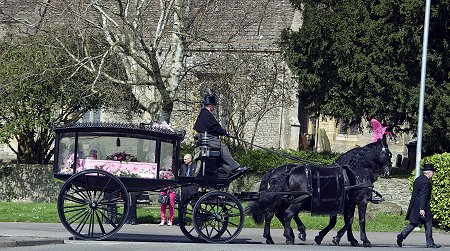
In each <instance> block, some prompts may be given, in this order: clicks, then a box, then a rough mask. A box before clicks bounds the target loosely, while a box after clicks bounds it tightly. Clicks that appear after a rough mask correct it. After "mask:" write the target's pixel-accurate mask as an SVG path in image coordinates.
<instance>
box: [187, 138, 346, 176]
mask: <svg viewBox="0 0 450 251" xmlns="http://www.w3.org/2000/svg"><path fill="white" fill-rule="evenodd" d="M271 150H272V149H271ZM273 151H277V152H281V153H283V154H287V155H290V156H294V157H297V158H299V159H302V160H307V161H309V162H310V163H322V164H327V165H329V164H331V163H333V161H334V160H335V159H336V158H337V157H338V156H339V154H336V153H314V152H311V151H291V150H273ZM231 152H232V155H233V158H234V159H235V160H236V161H237V162H239V163H240V164H241V165H243V166H248V167H249V168H250V171H251V172H253V173H258V174H262V173H265V172H267V171H268V170H271V169H273V168H275V167H278V166H281V165H283V164H298V163H305V162H298V161H295V160H292V159H289V158H286V157H283V156H280V155H277V154H275V153H271V152H269V151H266V150H261V149H253V150H252V149H244V148H232V149H231ZM186 153H191V154H193V153H194V147H193V146H192V145H188V144H182V145H181V153H180V157H182V156H183V155H184V154H186Z"/></svg>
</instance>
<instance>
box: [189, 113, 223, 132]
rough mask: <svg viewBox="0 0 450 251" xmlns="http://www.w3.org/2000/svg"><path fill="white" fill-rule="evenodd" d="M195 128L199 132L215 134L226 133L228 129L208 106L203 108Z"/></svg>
mask: <svg viewBox="0 0 450 251" xmlns="http://www.w3.org/2000/svg"><path fill="white" fill-rule="evenodd" d="M194 130H195V131H196V132H198V133H205V132H207V133H208V134H211V135H213V136H216V137H218V136H221V135H226V134H227V131H226V130H225V129H223V128H222V126H221V125H220V123H219V122H218V121H217V119H216V118H215V117H214V115H213V114H212V113H211V112H210V111H209V110H208V109H206V108H202V110H201V111H200V114H199V115H198V117H197V120H196V121H195V124H194Z"/></svg>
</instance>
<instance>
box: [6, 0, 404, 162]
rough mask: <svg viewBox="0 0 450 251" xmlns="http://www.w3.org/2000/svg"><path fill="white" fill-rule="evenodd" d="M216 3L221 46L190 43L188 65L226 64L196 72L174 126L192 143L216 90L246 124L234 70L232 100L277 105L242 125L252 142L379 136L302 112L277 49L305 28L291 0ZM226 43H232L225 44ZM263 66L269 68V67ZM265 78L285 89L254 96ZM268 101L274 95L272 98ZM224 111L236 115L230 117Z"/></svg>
mask: <svg viewBox="0 0 450 251" xmlns="http://www.w3.org/2000/svg"><path fill="white" fill-rule="evenodd" d="M36 2H37V1H36V0H34V1H33V0H28V1H19V0H5V1H2V3H0V9H3V12H7V13H12V14H14V15H15V16H16V17H19V18H20V17H21V16H27V15H30V13H33V12H36V11H37V7H36ZM156 2H159V1H156ZM215 2H216V5H215V8H213V9H212V11H213V12H216V14H217V15H215V16H213V18H214V19H212V20H211V26H210V27H208V26H204V27H203V28H204V29H210V30H207V31H208V32H207V34H209V36H211V37H214V38H216V40H218V41H219V40H220V41H221V42H217V43H215V42H209V43H204V42H203V43H202V42H198V43H194V44H192V45H190V46H189V53H190V57H189V58H188V59H187V62H186V64H187V66H189V65H194V64H198V63H201V62H205V61H207V60H211V58H215V59H217V60H216V61H215V62H219V63H218V65H217V68H211V67H210V68H200V70H197V71H193V72H192V73H191V74H189V76H188V77H187V78H186V79H185V80H183V81H182V82H181V85H180V86H179V87H178V92H177V93H178V95H179V97H178V98H177V100H179V102H176V103H175V107H174V111H173V113H172V118H171V121H170V122H171V123H170V124H171V126H172V127H174V128H177V129H178V128H180V129H181V128H186V129H188V134H187V136H186V140H190V138H191V136H192V134H193V132H192V130H191V128H192V127H193V124H194V121H195V119H196V116H197V114H198V111H199V109H200V103H199V101H200V100H201V95H202V93H203V92H204V91H213V92H215V93H216V94H217V95H218V99H219V106H218V110H219V121H220V122H221V123H222V125H225V126H228V125H229V124H230V123H231V122H230V120H234V119H236V120H238V119H239V118H238V117H237V116H238V115H231V116H230V115H229V113H231V112H232V111H233V109H232V108H233V107H228V106H229V105H230V104H229V102H227V99H226V97H227V96H226V95H225V94H226V92H227V89H223V88H224V87H223V86H221V84H220V83H222V82H221V81H224V80H223V79H226V78H228V75H229V74H230V72H231V73H233V72H234V73H236V75H239V74H240V75H239V76H233V77H232V79H231V82H233V81H236V83H235V85H236V86H234V87H233V88H234V89H230V90H229V91H230V92H231V93H232V94H231V95H245V96H244V98H243V99H242V100H245V97H247V98H248V99H249V100H251V101H250V104H247V105H248V106H246V107H247V109H249V110H252V109H253V110H257V109H260V108H261V107H263V106H264V105H267V103H270V104H273V103H276V104H273V106H272V107H270V106H269V107H267V106H266V108H265V109H266V110H265V111H266V112H265V113H262V112H261V113H249V114H247V117H246V120H245V121H244V122H242V123H243V124H245V126H244V129H243V131H244V134H243V138H244V139H245V140H246V141H252V142H254V144H256V145H261V146H264V147H272V148H275V149H295V150H297V149H302V150H306V149H310V150H317V151H333V152H345V151H347V150H349V149H351V148H354V147H355V146H363V145H365V144H367V143H369V142H370V137H371V131H370V128H368V125H369V123H368V122H365V123H364V124H363V125H362V128H363V130H362V132H361V131H359V130H353V129H351V128H350V129H343V128H344V127H343V126H342V125H339V124H336V122H335V120H334V119H332V118H326V117H319V118H311V117H310V116H309V115H308V114H307V112H306V111H305V110H304V109H303V108H302V107H299V106H298V100H296V99H297V98H296V85H297V83H296V82H295V79H294V78H293V76H292V75H291V74H290V71H289V68H288V66H287V65H286V63H285V62H283V59H282V54H281V51H280V48H279V47H278V46H277V40H278V39H279V36H280V33H281V31H282V30H283V29H286V28H290V29H292V30H296V29H299V28H301V24H302V16H301V13H300V12H299V11H298V10H295V9H294V8H293V7H292V5H291V4H290V1H289V0H262V1H261V0H245V1H241V0H218V1H215ZM239 15H240V16H242V15H246V18H247V21H248V22H245V24H244V23H241V24H236V23H235V22H233V21H234V20H235V18H236V16H239ZM14 25H16V24H15V21H14V20H13V19H10V18H8V17H7V16H4V15H2V16H0V37H2V36H4V35H5V33H6V32H7V31H8V29H10V28H11V26H14ZM218 26H220V27H218ZM217 38H219V39H217ZM220 38H223V39H220ZM224 40H226V42H223V41H224ZM249 58H250V59H251V60H249ZM233 60H236V61H233ZM246 60H247V61H246ZM249 61H251V62H253V64H254V65H251V66H249V64H250V63H249V64H247V63H246V62H249ZM227 62H228V63H229V62H232V64H237V63H233V62H239V63H242V66H241V67H236V69H235V70H234V71H233V70H231V71H230V70H228V71H227V72H226V73H223V72H221V73H218V72H216V70H217V69H225V68H227V67H231V66H230V65H226V63H227ZM261 62H263V63H265V64H267V65H268V66H265V67H262V66H261ZM232 66H233V65H232ZM231 69H233V68H232V67H231ZM227 74H228V75H227ZM264 74H266V75H267V78H272V79H273V81H272V82H275V83H276V84H275V85H274V86H275V89H276V88H278V89H277V90H270V91H268V90H269V89H270V88H269V89H268V88H266V89H264V90H265V91H266V92H257V91H256V88H255V89H254V90H253V91H254V92H252V89H251V88H248V86H246V85H245V81H246V80H245V79H247V78H249V76H250V75H251V76H252V78H253V79H258V77H261V76H262V75H264ZM219 78H220V80H219ZM241 81H242V82H241ZM229 82H230V81H229ZM269 82H270V81H269ZM218 83H219V84H218ZM241 83H242V84H241ZM250 83H252V82H250ZM247 84H248V83H247ZM228 94H230V93H228ZM267 96H273V97H272V99H266V98H267ZM277 97H279V98H278V99H277ZM281 99H282V100H281ZM275 101H276V102H275ZM270 104H269V105H270ZM234 105H239V104H234ZM224 114H225V115H226V114H228V117H227V116H225V115H224ZM233 116H234V117H233ZM381 119H382V118H380V120H381ZM88 121H91V122H94V121H95V122H97V121H100V122H115V121H117V120H116V118H115V117H114V116H113V115H111V114H110V113H108V112H107V111H91V112H88V113H87V114H86V115H85V117H84V118H83V122H88ZM142 121H145V122H150V121H148V117H145V116H144V118H135V119H134V122H142ZM0 123H1V121H0ZM234 126H235V127H236V126H239V121H237V122H235V123H234ZM399 136H400V137H398V138H397V140H396V141H389V142H388V143H389V145H390V149H391V151H392V152H393V162H394V164H395V161H396V156H397V155H399V154H400V155H402V156H406V155H407V152H406V147H405V144H406V143H408V142H409V141H411V137H409V136H405V137H403V135H399ZM0 159H3V160H4V161H5V160H9V159H14V156H13V154H12V152H11V151H10V150H9V149H8V147H7V146H6V145H1V144H0Z"/></svg>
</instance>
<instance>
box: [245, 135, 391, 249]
mask: <svg viewBox="0 0 450 251" xmlns="http://www.w3.org/2000/svg"><path fill="white" fill-rule="evenodd" d="M390 159H391V153H390V151H389V149H388V147H387V144H386V139H385V138H384V139H383V140H379V141H377V142H375V143H371V144H368V145H366V146H365V147H359V148H355V149H352V150H350V151H349V152H347V153H345V154H343V155H342V156H341V157H340V158H338V159H337V160H336V162H335V163H334V164H333V166H331V167H333V168H343V169H345V170H346V171H345V173H346V176H348V178H349V183H350V184H349V186H348V187H347V189H349V191H348V192H347V196H346V198H347V199H346V200H345V210H344V218H345V220H346V221H345V226H344V227H343V228H342V229H341V230H340V231H339V232H338V236H336V237H335V239H334V240H335V243H336V244H338V243H339V240H340V237H342V235H343V234H344V233H345V231H346V230H348V232H347V233H348V238H349V241H350V242H351V243H352V245H357V244H358V242H357V241H356V239H355V238H354V237H353V235H352V233H351V222H352V221H353V215H354V209H355V206H356V205H358V207H359V210H358V211H359V214H360V217H359V218H360V227H361V239H362V240H363V242H364V245H365V246H370V242H369V241H368V240H367V236H366V234H365V211H366V205H367V203H368V201H369V200H370V198H371V196H372V187H373V182H374V181H375V180H376V174H375V171H376V170H377V169H382V170H383V172H384V173H386V174H388V173H389V171H390V167H391V161H390ZM307 168H309V169H311V168H316V169H317V168H326V167H324V166H320V165H284V166H281V167H279V168H276V169H274V170H273V171H271V172H269V173H267V174H266V175H264V176H263V178H262V180H261V185H260V199H259V200H258V201H255V202H254V203H252V204H250V205H249V207H248V208H247V211H248V212H249V213H250V214H252V215H253V218H254V219H255V222H257V223H259V224H262V222H263V221H265V228H264V237H265V238H266V243H273V240H272V238H271V236H270V221H271V219H272V218H273V216H274V215H276V216H277V217H278V218H279V219H280V221H281V222H282V223H283V225H284V227H285V233H284V236H285V237H286V242H287V243H288V244H292V243H293V240H294V235H293V232H292V229H291V228H290V220H291V219H292V218H293V217H294V219H295V220H296V222H297V226H298V230H299V232H300V233H299V238H300V239H302V240H305V237H306V233H305V227H304V225H303V224H302V223H301V221H300V219H299V218H298V212H299V211H300V210H311V195H312V193H311V190H310V189H311V187H309V188H308V185H307V184H308V172H307V171H305V170H306V169H307ZM328 168H330V167H328ZM305 186H306V187H305ZM308 189H309V191H308ZM280 194H281V195H282V196H280ZM283 194H284V195H283ZM335 224H336V214H332V215H331V216H330V223H329V225H328V226H327V227H326V228H325V229H324V230H322V231H321V232H320V234H319V236H317V237H316V238H315V241H316V242H317V243H318V244H320V242H321V241H322V239H323V236H325V234H326V233H328V232H329V231H330V230H331V229H332V228H333V227H334V225H335Z"/></svg>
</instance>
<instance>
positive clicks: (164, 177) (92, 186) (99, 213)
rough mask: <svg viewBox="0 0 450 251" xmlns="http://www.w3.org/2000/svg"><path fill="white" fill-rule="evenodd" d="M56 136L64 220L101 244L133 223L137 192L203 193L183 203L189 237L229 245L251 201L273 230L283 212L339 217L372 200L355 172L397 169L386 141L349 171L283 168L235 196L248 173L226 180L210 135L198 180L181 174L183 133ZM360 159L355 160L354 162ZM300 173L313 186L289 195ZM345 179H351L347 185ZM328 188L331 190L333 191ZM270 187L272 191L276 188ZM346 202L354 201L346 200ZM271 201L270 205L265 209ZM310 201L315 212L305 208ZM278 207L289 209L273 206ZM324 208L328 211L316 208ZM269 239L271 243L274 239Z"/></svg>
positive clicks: (153, 130) (362, 154) (117, 127)
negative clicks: (233, 188)
mask: <svg viewBox="0 0 450 251" xmlns="http://www.w3.org/2000/svg"><path fill="white" fill-rule="evenodd" d="M55 132H56V142H55V162H54V177H55V178H57V179H60V180H63V181H65V182H64V185H63V186H62V188H61V191H60V193H59V196H58V214H59V217H60V219H61V222H62V224H63V225H64V227H65V228H66V229H67V230H68V231H69V232H70V233H72V234H73V235H74V236H75V238H77V239H93V240H102V239H106V238H108V237H111V236H112V235H114V234H115V233H116V232H118V231H119V230H120V228H121V227H122V226H123V225H124V224H125V222H126V220H127V215H128V212H129V210H130V198H129V197H130V196H129V193H130V192H143V191H154V192H160V191H164V190H166V189H167V188H176V187H183V186H189V185H196V186H198V187H199V188H200V189H199V190H198V192H197V193H195V194H192V195H190V196H189V197H187V198H186V199H185V200H184V201H180V202H179V205H178V224H179V227H180V229H181V231H182V232H183V234H184V235H185V236H186V237H187V238H189V239H190V240H192V241H195V242H201V241H206V242H211V243H226V242H230V241H231V240H233V239H235V238H236V237H237V236H238V235H239V233H240V232H241V230H242V228H243V225H244V218H245V215H244V209H243V207H242V204H241V201H252V204H251V205H250V207H249V208H250V209H252V208H253V209H257V211H258V212H259V214H262V213H264V214H265V215H267V216H266V217H267V218H266V228H267V227H269V226H270V225H267V222H269V223H270V219H271V215H272V216H273V214H275V213H276V212H277V210H278V212H280V213H281V214H280V215H283V212H284V210H285V209H287V208H288V207H289V208H290V209H289V210H291V211H292V212H293V213H294V214H296V213H297V211H298V210H310V211H314V210H315V208H319V209H320V211H321V213H324V214H330V215H334V217H335V215H336V214H342V213H344V212H343V210H344V209H343V208H344V203H345V206H346V207H347V206H349V207H350V208H352V205H356V204H354V203H355V202H353V201H352V200H351V197H352V196H353V195H352V191H360V190H361V191H363V190H364V191H368V192H364V193H365V194H366V195H367V196H368V197H371V194H372V190H371V188H372V185H371V184H372V183H373V181H374V180H373V179H372V178H371V177H372V175H371V176H368V179H365V180H364V181H363V182H362V181H361V180H358V179H360V178H355V177H356V176H352V175H353V174H354V173H355V172H353V171H352V169H353V168H354V169H355V170H357V169H358V170H361V171H360V172H362V173H363V176H367V174H372V173H374V172H375V170H376V169H377V168H382V167H383V166H386V164H389V162H390V152H389V150H388V149H387V145H386V144H385V141H384V142H381V141H380V142H377V143H372V144H369V145H368V146H367V147H363V148H361V149H356V150H355V149H354V150H351V151H349V153H348V154H344V155H342V156H341V158H340V159H342V160H343V161H342V163H343V164H342V163H341V164H339V165H337V166H335V167H338V168H336V169H334V170H329V168H330V167H315V166H314V167H313V166H310V165H306V164H303V165H287V166H288V167H289V168H286V167H285V166H282V167H279V168H277V169H275V171H273V172H268V173H267V174H266V175H265V176H264V177H263V180H262V182H261V187H260V191H259V192H249V193H245V192H242V193H235V194H230V193H228V192H227V188H228V186H229V185H230V183H231V182H232V181H233V180H234V179H236V178H237V177H239V176H240V175H242V173H238V174H235V175H232V176H226V175H225V176H224V175H223V173H222V172H221V169H222V168H221V167H222V163H221V157H220V154H221V153H220V148H213V147H211V146H210V144H209V137H208V135H207V133H205V134H203V135H202V136H201V137H200V138H197V139H196V147H197V148H196V151H197V153H198V154H197V155H198V158H197V159H196V161H197V169H196V171H195V173H196V175H195V176H193V177H184V176H179V175H178V169H179V164H180V161H179V159H180V156H179V154H180V144H181V141H182V140H183V138H184V136H185V132H184V131H174V130H172V129H170V128H166V129H165V128H161V127H153V126H150V125H147V124H111V123H87V124H85V123H75V124H66V125H56V126H55ZM269 151H270V150H269ZM353 152H354V153H353ZM367 153H370V154H367ZM353 155H355V156H356V157H355V158H351V157H350V156H353ZM370 156H372V157H370ZM346 159H348V161H347V160H346ZM358 159H361V162H359V160H358ZM379 159H383V163H381V162H380V161H379ZM355 160H358V161H355ZM347 162H348V163H349V164H348V165H347V164H345V163H347ZM365 163H368V164H365ZM352 165H353V166H355V167H353V166H352ZM321 168H325V169H326V170H327V171H326V170H325V169H321ZM296 173H298V175H300V176H302V175H306V176H305V177H310V178H307V179H298V180H299V181H300V182H306V183H299V184H298V185H299V186H298V185H297V184H295V183H293V184H292V187H291V188H289V187H288V188H287V189H286V188H285V185H284V184H289V185H290V183H292V182H296V176H295V175H296ZM319 173H320V175H319ZM352 173H353V174H352ZM324 174H326V175H324ZM300 176H299V177H300ZM344 176H345V177H347V176H348V178H346V179H345V180H344ZM358 177H359V176H358ZM272 180H274V181H278V182H280V181H281V183H279V184H277V183H276V182H275V183H274V182H273V181H272ZM287 181H289V182H290V183H286V182H287ZM324 182H326V183H327V184H328V185H329V186H330V187H331V188H329V189H328V188H327V191H326V190H325V183H324ZM330 182H331V183H330ZM319 183H320V185H318V184H319ZM263 184H266V185H267V184H269V189H268V187H267V186H264V185H263ZM270 184H272V187H271V188H270ZM330 184H331V185H330ZM277 186H278V187H279V188H276V187H277ZM297 186H298V187H299V188H301V189H296V188H295V187H297ZM303 187H304V189H303ZM275 188H276V189H275ZM274 189H275V190H274ZM330 192H332V193H331V194H333V196H331V197H332V198H331V197H330V195H331V194H330ZM334 195H336V196H334ZM344 196H346V198H350V200H347V199H345V201H344ZM349 196H350V197H349ZM267 198H269V200H270V201H271V202H270V203H269V205H268V206H267V208H263V210H259V209H258V208H259V207H261V206H262V205H264V200H265V199H267ZM358 198H359V197H358ZM275 202H276V203H275ZM305 202H306V203H311V206H307V207H300V205H302V204H304V203H305ZM366 202H367V200H364V203H366ZM277 203H280V204H279V205H284V206H281V207H278V206H277V207H274V205H278V204H277ZM318 203H319V204H320V205H322V206H321V207H315V206H316V205H319V204H318ZM326 203H328V204H327V205H328V206H326V205H325V204H326ZM324 205H325V206H324ZM330 205H333V206H330ZM358 206H360V205H359V204H358ZM111 208H114V217H112V216H111V215H112V213H111V211H112V210H111ZM280 210H282V211H280ZM255 212H256V211H253V212H252V213H253V216H255ZM286 212H288V211H286ZM353 212H354V210H353ZM349 213H352V211H351V210H350V212H349ZM277 216H279V214H278V213H277ZM286 219H287V218H286ZM289 222H290V219H289V221H287V220H286V222H285V227H286V228H289V229H290V225H289ZM350 225H351V224H350ZM299 229H300V228H299ZM303 230H304V229H303ZM350 230H351V229H350ZM303 233H304V231H303ZM340 234H342V233H340ZM265 236H266V238H269V237H270V234H269V233H267V235H266V233H265ZM285 236H286V237H287V238H288V241H287V242H288V243H293V240H292V234H291V231H289V230H288V229H286V230H285ZM341 236H342V235H341ZM316 242H317V240H316ZM268 243H270V241H268ZM318 243H319V242H318Z"/></svg>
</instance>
